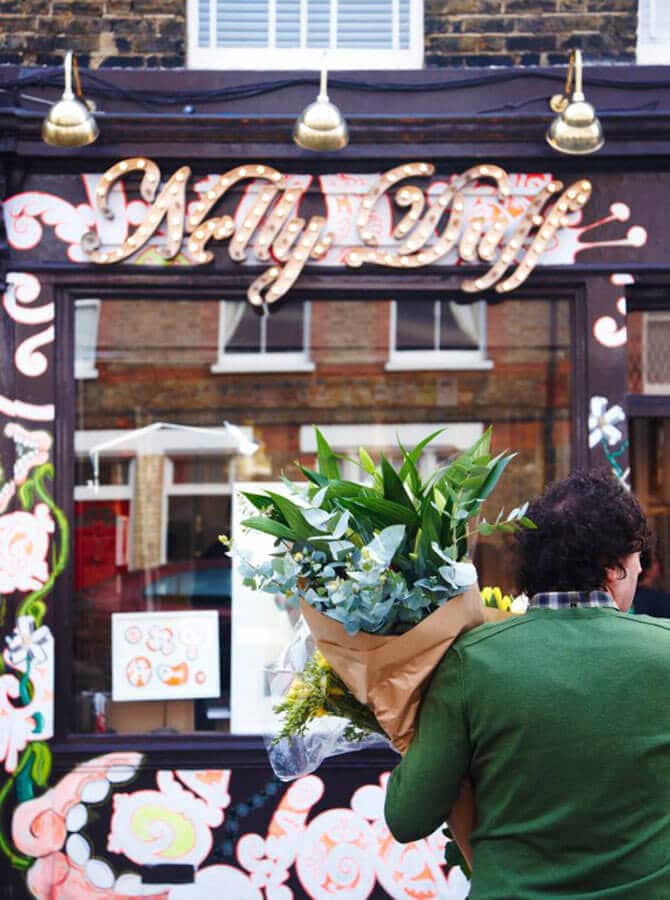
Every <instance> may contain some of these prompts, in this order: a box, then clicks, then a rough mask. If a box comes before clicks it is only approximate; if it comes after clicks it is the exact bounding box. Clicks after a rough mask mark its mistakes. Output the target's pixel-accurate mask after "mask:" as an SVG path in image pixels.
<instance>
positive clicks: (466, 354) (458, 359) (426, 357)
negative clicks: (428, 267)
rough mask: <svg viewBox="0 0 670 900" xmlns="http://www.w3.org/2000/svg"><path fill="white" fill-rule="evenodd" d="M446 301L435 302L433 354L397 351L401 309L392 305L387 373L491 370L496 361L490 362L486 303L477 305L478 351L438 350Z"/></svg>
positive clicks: (427, 351) (417, 351)
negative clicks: (440, 320)
mask: <svg viewBox="0 0 670 900" xmlns="http://www.w3.org/2000/svg"><path fill="white" fill-rule="evenodd" d="M444 302H445V301H444V300H435V301H434V320H433V321H434V329H435V347H436V349H434V350H398V349H397V341H396V337H397V326H398V308H397V303H396V301H395V300H393V301H392V302H391V313H390V316H389V358H388V361H387V363H386V365H385V369H386V371H387V372H393V371H405V370H409V371H417V370H421V369H430V370H433V369H461V370H463V369H492V368H493V360H491V359H488V358H487V355H486V354H487V348H486V302H485V301H483V300H480V301H478V307H479V309H478V314H479V349H477V350H441V349H439V327H440V322H439V309H440V306H439V305H440V303H444Z"/></svg>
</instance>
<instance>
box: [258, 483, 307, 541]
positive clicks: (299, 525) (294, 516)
mask: <svg viewBox="0 0 670 900" xmlns="http://www.w3.org/2000/svg"><path fill="white" fill-rule="evenodd" d="M268 496H270V497H271V498H272V500H273V502H274V504H275V506H276V507H277V508H278V509H279V511H280V513H281V514H282V516H283V517H284V519H285V520H286V522H287V524H288V526H289V528H290V529H292V531H293V532H294V534H295V536H296V537H297V538H298V539H299V540H301V541H306V540H307V539H308V538H309V536H310V535H312V534H314V526H313V525H310V524H309V522H308V521H307V519H306V518H305V517H304V515H303V514H302V512H301V511H300V507H299V506H297V505H296V504H295V503H293V502H292V501H291V500H289V499H288V498H287V497H282V495H281V494H274V493H272V492H271V491H268Z"/></svg>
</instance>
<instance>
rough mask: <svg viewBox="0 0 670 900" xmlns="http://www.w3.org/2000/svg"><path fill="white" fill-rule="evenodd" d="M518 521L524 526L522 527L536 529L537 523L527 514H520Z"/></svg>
mask: <svg viewBox="0 0 670 900" xmlns="http://www.w3.org/2000/svg"><path fill="white" fill-rule="evenodd" d="M519 522H520V523H521V524H522V525H523V526H524V528H531V529H532V530H534V531H537V525H536V524H535V522H533V520H532V519H529V518H528V516H521V518H520V519H519Z"/></svg>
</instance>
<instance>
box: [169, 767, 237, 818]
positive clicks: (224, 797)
mask: <svg viewBox="0 0 670 900" xmlns="http://www.w3.org/2000/svg"><path fill="white" fill-rule="evenodd" d="M176 775H177V777H178V778H179V780H180V781H182V782H183V783H184V784H185V785H186V787H187V788H190V790H192V791H193V793H194V794H197V795H198V797H202V799H203V800H204V801H205V803H207V805H208V806H209V807H210V808H211V809H213V810H216V811H217V814H218V816H220V821H219V824H221V822H223V810H224V809H227V808H228V807H229V806H230V794H229V793H228V786H229V785H230V775H231V770H230V769H178V770H177V772H176Z"/></svg>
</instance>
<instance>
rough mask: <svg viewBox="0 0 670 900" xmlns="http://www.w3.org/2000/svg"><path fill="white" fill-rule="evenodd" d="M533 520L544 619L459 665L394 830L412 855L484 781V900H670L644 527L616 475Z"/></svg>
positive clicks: (476, 837)
mask: <svg viewBox="0 0 670 900" xmlns="http://www.w3.org/2000/svg"><path fill="white" fill-rule="evenodd" d="M528 516H529V517H530V518H531V519H532V520H533V522H534V523H535V524H536V526H537V528H536V530H527V531H524V532H523V533H521V534H520V535H519V538H518V543H519V551H520V553H519V568H518V571H519V584H518V586H519V587H520V588H521V589H523V590H524V591H525V592H526V593H527V594H528V595H529V597H530V598H531V599H530V603H529V609H528V612H527V613H526V614H525V615H523V616H515V617H512V618H510V619H508V620H506V621H504V622H501V623H496V624H488V625H483V626H481V627H480V628H477V629H475V630H474V631H471V632H469V633H468V634H466V635H464V636H462V637H461V638H459V640H458V641H456V643H455V644H454V645H453V647H452V649H451V650H449V652H448V653H447V654H446V655H445V657H444V659H443V660H442V662H441V663H440V666H439V667H438V669H437V670H436V672H435V675H434V678H433V680H432V682H431V685H430V688H429V690H428V692H427V694H426V697H425V699H424V702H423V705H422V709H421V713H420V719H419V726H418V731H417V734H416V737H415V738H414V740H413V742H412V744H411V745H410V748H409V750H408V751H407V754H406V756H405V758H404V759H403V761H402V762H401V764H400V765H399V766H398V767H397V768H396V769H395V771H394V772H393V774H392V775H391V778H390V781H389V785H388V792H387V799H386V818H387V822H388V824H389V827H390V829H391V831H392V832H393V834H394V835H395V837H396V838H397V839H398V840H400V841H403V842H406V841H412V840H416V839H418V838H421V837H425V836H426V835H429V834H431V833H432V832H433V831H435V829H437V828H438V827H439V826H440V824H441V823H442V822H443V821H444V820H445V818H446V817H447V815H448V813H449V810H450V809H451V806H452V804H453V803H454V801H455V799H456V797H457V794H458V791H459V786H460V785H461V782H462V780H463V779H464V778H465V777H466V776H469V777H470V779H471V780H472V784H473V786H474V796H475V802H476V808H477V823H476V827H475V828H474V831H473V833H472V847H473V853H474V857H473V858H474V862H473V876H472V890H471V894H470V897H471V900H556V898H559V897H560V898H562V900H587V898H588V900H596V898H603V900H605V898H607V900H624V898H626V900H633V898H635V900H668V898H670V699H669V691H670V623H667V622H664V621H663V620H659V619H652V618H651V617H647V616H629V615H626V612H627V611H628V610H629V609H630V606H631V603H632V600H633V595H634V593H635V586H636V581H637V576H638V574H639V572H640V552H641V551H642V550H644V549H645V547H646V545H647V542H648V530H647V524H646V521H645V517H644V514H643V513H642V510H641V509H640V506H639V504H638V502H637V500H636V499H635V498H634V497H633V496H632V495H631V494H630V493H628V492H627V491H626V490H625V489H624V488H623V487H622V486H621V485H620V484H619V483H618V482H617V481H616V480H615V479H614V478H613V477H612V476H610V475H609V474H598V473H576V474H573V475H571V476H570V477H569V478H567V479H566V480H565V481H562V482H560V483H558V484H554V485H551V486H550V487H549V488H548V489H547V490H546V492H545V493H544V495H543V496H542V497H540V498H539V499H537V500H535V501H534V502H533V503H532V504H531V505H530V507H529V510H528Z"/></svg>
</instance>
